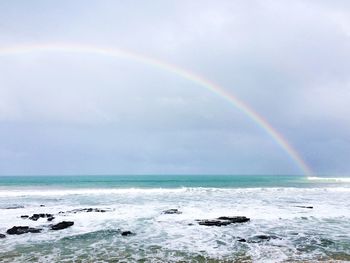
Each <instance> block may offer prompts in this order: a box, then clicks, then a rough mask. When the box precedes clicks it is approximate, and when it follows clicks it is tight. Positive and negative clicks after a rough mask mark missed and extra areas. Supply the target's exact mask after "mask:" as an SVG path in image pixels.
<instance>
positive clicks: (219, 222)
mask: <svg viewBox="0 0 350 263" xmlns="http://www.w3.org/2000/svg"><path fill="white" fill-rule="evenodd" d="M198 224H200V225H201V226H227V225H229V224H231V223H230V222H229V221H224V220H200V221H199V222H198Z"/></svg>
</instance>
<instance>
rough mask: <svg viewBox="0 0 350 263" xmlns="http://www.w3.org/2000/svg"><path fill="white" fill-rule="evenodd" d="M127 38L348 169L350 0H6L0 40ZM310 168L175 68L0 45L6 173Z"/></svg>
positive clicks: (119, 43)
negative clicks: (1, 51) (6, 51)
mask: <svg viewBox="0 0 350 263" xmlns="http://www.w3.org/2000/svg"><path fill="white" fill-rule="evenodd" d="M61 42H64V43H80V44H85V45H94V46H100V47H115V48H124V49H128V50H133V51H135V52H138V53H141V54H145V55H147V56H151V57H155V58H157V59H160V60H163V61H167V62H169V63H173V64H175V65H178V66H180V67H182V68H185V69H188V70H190V71H192V72H196V73H197V74H199V75H202V76H204V77H205V78H207V79H210V80H212V81H213V82H215V83H218V84H219V85H221V86H222V87H223V88H224V89H225V90H227V91H228V92H231V93H234V94H236V95H237V96H238V97H239V98H241V99H242V100H243V101H245V102H246V103H247V104H249V105H250V106H251V107H252V108H254V109H255V110H256V111H257V112H259V113H260V114H261V115H262V116H264V117H265V118H266V119H267V120H268V121H269V122H270V123H271V124H272V125H273V126H274V127H275V128H276V129H277V130H278V131H280V132H281V133H282V134H283V135H284V137H285V138H286V139H287V140H288V141H289V142H290V144H291V145H293V146H294V148H295V149H296V150H297V151H298V152H299V154H300V155H301V156H302V158H303V159H304V160H305V161H306V163H308V164H309V166H310V167H312V169H313V170H314V171H315V172H316V173H317V174H332V175H333V174H335V175H337V174H342V175H346V174H348V173H349V172H350V162H349V161H348V160H349V156H350V136H349V134H350V107H349V102H350V74H349V72H350V2H349V1H346V0H344V1H340V0H339V1H325V0H324V1H316V0H315V1H313V0H303V1H301V0H300V1H298V0H293V1H287V0H285V1H283V0H282V1H277V0H270V1H269V0H264V1H263V0H261V1H259V0H252V1H24V0H23V1H14V0H13V1H1V2H0V48H1V47H11V46H15V45H27V44H28V45H30V44H39V45H40V44H42V43H61ZM130 173H131V174H141V173H147V174H152V173H158V174H180V173H181V174H187V173H198V174H201V173H206V174H209V173H210V174H300V173H301V171H300V169H299V168H298V167H297V165H296V164H295V163H294V162H293V160H291V158H290V157H289V156H288V155H287V154H286V153H285V152H284V151H283V150H282V149H281V147H280V146H279V145H277V144H276V142H275V141H274V140H273V139H272V138H271V137H269V136H268V135H267V134H266V133H265V132H264V131H263V130H262V129H261V128H260V127H258V126H257V125H256V124H255V123H254V122H253V121H252V120H251V119H249V118H248V117H247V116H246V115H244V114H243V113H242V112H240V111H238V110H237V109H236V108H235V107H233V106H232V105H231V104H229V103H227V102H226V101H225V100H223V99H222V98H220V97H218V96H216V95H215V94H213V93H211V92H209V91H208V90H205V89H203V88H201V87H199V86H198V85H196V84H195V83H193V82H191V81H188V80H186V79H183V78H180V77H179V76H176V75H174V74H172V73H169V72H167V71H164V70H160V69H157V68H153V67H151V66H149V65H145V64H140V63H137V62H135V61H132V60H127V59H115V58H109V57H101V56H97V55H92V54H89V55H88V54H71V53H69V54H67V53H66V54H65V53H52V52H51V53H40V52H36V53H30V54H22V55H12V56H1V57H0V174H130Z"/></svg>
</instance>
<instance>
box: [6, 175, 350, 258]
mask: <svg viewBox="0 0 350 263" xmlns="http://www.w3.org/2000/svg"><path fill="white" fill-rule="evenodd" d="M169 209H174V210H171V211H176V212H175V213H166V212H165V211H167V210H169ZM175 209H176V210H175ZM39 213H43V214H51V215H52V217H54V219H53V220H52V221H48V220H47V218H46V217H44V218H39V219H38V220H36V221H34V220H31V219H29V218H22V217H21V216H25V215H28V216H32V215H33V214H39ZM221 216H227V217H234V216H245V217H248V218H250V221H248V222H245V223H233V224H228V225H225V226H206V225H200V224H199V222H200V221H198V220H204V219H208V220H209V219H210V220H211V219H216V218H218V217H221ZM62 221H72V222H74V225H73V226H71V227H68V228H66V229H63V230H52V229H51V226H52V225H55V224H57V223H59V222H62ZM13 226H29V227H32V228H40V229H42V230H41V232H40V233H26V234H21V235H9V234H7V233H6V232H7V230H8V229H10V228H12V227H13ZM125 231H130V232H125ZM123 232H124V233H127V234H126V235H122V233H123ZM0 234H4V235H5V237H4V238H0V262H50V263H51V262H213V263H214V262H215V263H216V262H350V177H331V176H328V177H306V176H295V175H285V176H278V175H274V176H272V175H244V176H243V175H132V176H124V175H118V176H112V175H109V176H102V175H90V176H2V177H0Z"/></svg>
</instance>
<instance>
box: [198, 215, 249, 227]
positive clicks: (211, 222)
mask: <svg viewBox="0 0 350 263" xmlns="http://www.w3.org/2000/svg"><path fill="white" fill-rule="evenodd" d="M249 220H250V218H248V217H245V216H232V217H229V216H221V217H218V218H216V219H203V220H197V221H198V224H199V225H202V226H227V225H230V224H236V223H245V222H248V221H249Z"/></svg>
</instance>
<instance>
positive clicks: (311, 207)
mask: <svg viewBox="0 0 350 263" xmlns="http://www.w3.org/2000/svg"><path fill="white" fill-rule="evenodd" d="M295 207H299V208H307V209H313V208H314V207H313V206H305V205H296V206H295Z"/></svg>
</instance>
